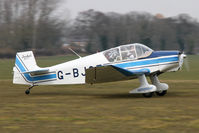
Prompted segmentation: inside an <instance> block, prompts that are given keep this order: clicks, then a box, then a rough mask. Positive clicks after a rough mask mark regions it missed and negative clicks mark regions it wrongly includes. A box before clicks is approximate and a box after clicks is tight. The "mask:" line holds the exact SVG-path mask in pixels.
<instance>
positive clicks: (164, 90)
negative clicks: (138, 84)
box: [150, 75, 169, 96]
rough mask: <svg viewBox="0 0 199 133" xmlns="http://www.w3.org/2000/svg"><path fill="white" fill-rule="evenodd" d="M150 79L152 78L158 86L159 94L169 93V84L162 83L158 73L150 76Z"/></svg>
mask: <svg viewBox="0 0 199 133" xmlns="http://www.w3.org/2000/svg"><path fill="white" fill-rule="evenodd" d="M150 79H151V82H152V84H153V85H155V86H156V87H157V91H156V94H157V95H158V96H164V95H166V94H167V90H168V88H169V86H168V85H167V84H165V83H160V81H159V79H158V77H157V75H152V76H150Z"/></svg>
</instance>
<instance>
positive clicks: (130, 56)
mask: <svg viewBox="0 0 199 133" xmlns="http://www.w3.org/2000/svg"><path fill="white" fill-rule="evenodd" d="M73 52H74V51H73ZM185 57H186V55H185V54H183V53H181V52H180V51H153V50H152V49H150V48H149V47H147V46H145V45H143V44H139V43H134V44H127V45H121V46H119V47H115V48H111V49H108V50H105V51H102V52H98V53H95V54H92V55H89V56H85V57H80V58H78V59H75V60H72V61H68V62H65V63H62V64H58V65H54V66H51V67H46V68H40V67H38V66H37V64H36V61H35V58H34V55H33V52H32V51H26V52H18V53H17V54H16V61H15V66H14V67H13V71H14V76H13V83H14V84H24V85H30V88H29V89H27V90H26V91H25V93H26V94H29V93H30V90H31V88H33V87H34V86H39V85H63V84H86V83H88V84H95V83H104V82H113V81H121V80H130V79H135V78H138V79H139V81H140V87H138V88H136V89H133V90H132V91H130V92H129V93H140V94H143V96H144V97H152V96H153V93H154V92H155V93H156V94H157V95H159V96H164V95H165V94H166V93H167V90H168V88H169V86H168V85H167V84H166V83H160V81H159V80H158V75H160V74H162V73H165V72H173V71H178V70H179V69H180V68H181V67H182V64H183V60H184V58H185ZM146 76H149V77H150V79H151V82H152V84H149V83H148V81H147V79H146Z"/></svg>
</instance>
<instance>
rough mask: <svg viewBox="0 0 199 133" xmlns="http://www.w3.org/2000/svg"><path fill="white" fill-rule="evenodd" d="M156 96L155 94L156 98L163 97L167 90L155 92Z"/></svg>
mask: <svg viewBox="0 0 199 133" xmlns="http://www.w3.org/2000/svg"><path fill="white" fill-rule="evenodd" d="M156 94H157V95H158V96H164V95H166V94H167V90H164V91H161V92H156Z"/></svg>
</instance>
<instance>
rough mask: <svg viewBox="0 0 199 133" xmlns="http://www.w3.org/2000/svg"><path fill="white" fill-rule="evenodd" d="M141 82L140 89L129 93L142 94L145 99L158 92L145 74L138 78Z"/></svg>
mask: <svg viewBox="0 0 199 133" xmlns="http://www.w3.org/2000/svg"><path fill="white" fill-rule="evenodd" d="M138 78H139V81H140V87H138V88H136V89H134V90H132V91H130V92H129V93H134V94H142V95H143V96H144V97H148V98H149V97H152V96H153V93H154V92H155V91H156V90H157V88H156V86H155V85H151V84H149V83H148V81H147V79H146V76H145V75H144V74H142V75H139V76H138Z"/></svg>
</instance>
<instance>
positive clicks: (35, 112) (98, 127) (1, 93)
mask: <svg viewBox="0 0 199 133" xmlns="http://www.w3.org/2000/svg"><path fill="white" fill-rule="evenodd" d="M74 58H75V57H73V56H69V57H63V56H61V57H40V58H37V60H38V64H39V65H40V66H48V65H54V64H56V63H61V62H64V61H67V60H71V59H74ZM13 64H14V60H13V59H1V60H0V132H1V133H27V132H28V133H47V132H53V133H54V132H57V133H62V132H63V133H95V132H96V133H111V132H113V133H160V132H161V133H176V132H181V133H187V132H189V133H197V132H199V69H198V67H199V56H189V64H190V71H189V72H186V71H185V70H182V71H179V72H176V73H166V74H164V75H161V76H160V80H161V81H163V82H166V83H168V84H169V86H170V89H169V91H168V94H167V95H166V96H164V97H158V96H154V97H153V98H143V97H142V95H130V94H128V92H129V91H130V90H132V89H133V88H136V87H138V86H139V83H138V81H137V80H132V81H124V82H115V83H107V84H97V85H72V86H71V85H70V86H39V87H35V88H34V89H33V90H32V91H31V94H30V95H29V96H27V95H25V94H24V91H25V90H26V89H27V86H20V85H13V84H12V67H13Z"/></svg>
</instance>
